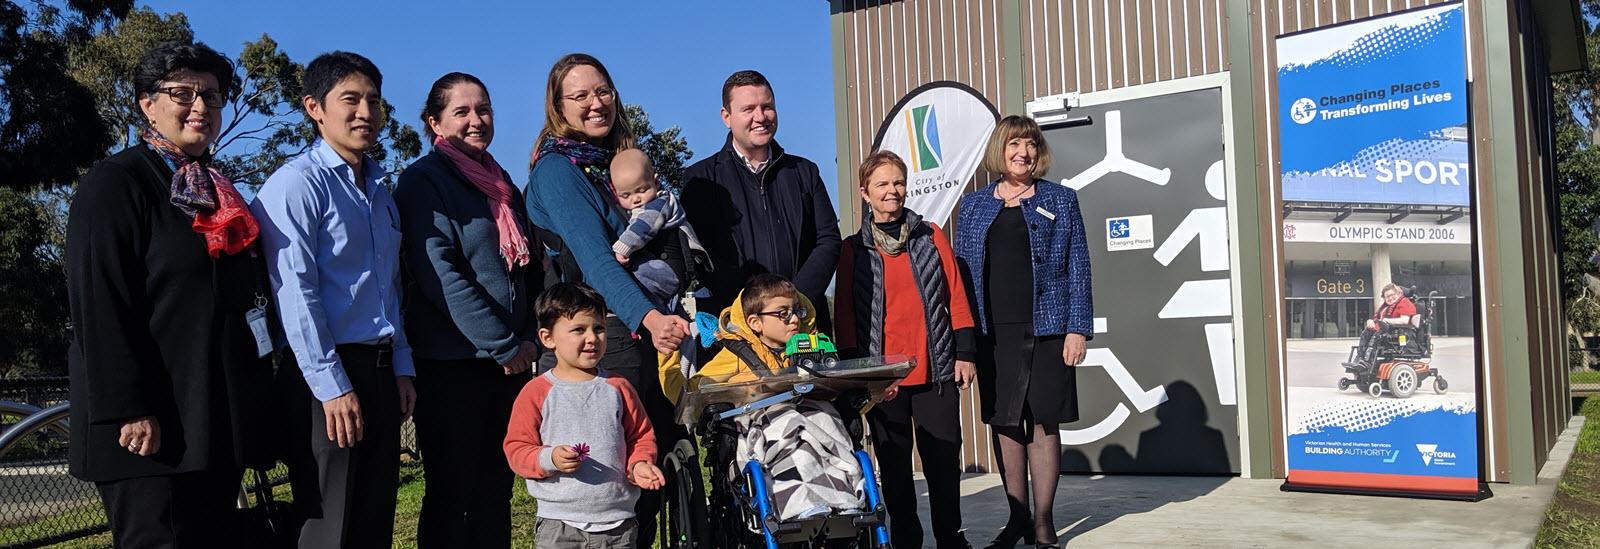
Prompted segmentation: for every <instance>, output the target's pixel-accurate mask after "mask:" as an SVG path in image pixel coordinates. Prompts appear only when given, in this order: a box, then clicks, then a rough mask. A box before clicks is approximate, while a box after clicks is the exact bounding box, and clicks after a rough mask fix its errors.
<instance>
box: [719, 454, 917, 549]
mask: <svg viewBox="0 0 1600 549" xmlns="http://www.w3.org/2000/svg"><path fill="white" fill-rule="evenodd" d="M854 454H855V457H856V463H858V464H860V465H861V472H862V474H863V475H865V477H864V481H865V482H864V484H865V491H866V496H867V510H868V512H869V513H871V512H876V511H877V509H878V508H879V505H880V504H881V503H882V497H881V495H880V494H879V493H878V474H877V472H876V471H874V470H873V468H872V458H870V457H868V456H867V453H866V452H865V451H862V450H856V451H855V452H854ZM744 472H745V475H746V477H747V478H748V479H749V482H750V490H751V492H752V494H751V498H750V499H751V502H750V503H751V504H752V505H754V506H755V508H756V511H757V512H758V513H760V514H761V535H762V537H763V538H765V540H766V542H767V549H778V540H777V536H776V535H775V533H774V532H773V531H772V530H773V527H774V526H776V520H774V519H773V518H772V517H773V515H774V513H775V511H774V510H773V501H772V492H771V490H770V489H769V488H768V487H769V486H770V484H769V482H768V480H767V468H766V467H763V466H762V465H761V463H760V462H758V461H756V460H753V459H752V460H750V461H748V462H745V465H744ZM872 537H873V538H874V539H875V540H876V541H877V542H878V544H879V545H880V546H887V545H889V529H888V528H887V527H886V526H884V525H883V523H882V522H881V521H880V522H879V524H878V525H877V526H874V527H873V528H872Z"/></svg>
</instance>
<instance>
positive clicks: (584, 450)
mask: <svg viewBox="0 0 1600 549" xmlns="http://www.w3.org/2000/svg"><path fill="white" fill-rule="evenodd" d="M572 449H573V450H576V451H577V452H578V461H583V460H585V459H588V458H589V445H588V444H586V443H583V442H579V443H577V444H576V445H573V447H572Z"/></svg>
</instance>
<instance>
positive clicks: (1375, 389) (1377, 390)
mask: <svg viewBox="0 0 1600 549" xmlns="http://www.w3.org/2000/svg"><path fill="white" fill-rule="evenodd" d="M1367 394H1369V395H1372V398H1378V397H1381V396H1383V385H1382V384H1380V383H1378V382H1376V381H1374V382H1372V384H1371V385H1368V386H1367Z"/></svg>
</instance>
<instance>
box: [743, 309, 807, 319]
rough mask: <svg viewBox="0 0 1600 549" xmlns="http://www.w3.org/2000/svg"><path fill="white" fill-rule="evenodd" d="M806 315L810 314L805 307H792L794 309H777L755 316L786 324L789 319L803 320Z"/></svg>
mask: <svg viewBox="0 0 1600 549" xmlns="http://www.w3.org/2000/svg"><path fill="white" fill-rule="evenodd" d="M808 313H810V311H807V310H806V308H805V307H794V308H783V309H778V310H776V311H761V312H759V313H756V314H757V315H761V316H770V317H772V318H776V319H778V321H779V322H788V321H789V320H790V319H796V320H798V319H800V318H803V317H805V316H806V314H808Z"/></svg>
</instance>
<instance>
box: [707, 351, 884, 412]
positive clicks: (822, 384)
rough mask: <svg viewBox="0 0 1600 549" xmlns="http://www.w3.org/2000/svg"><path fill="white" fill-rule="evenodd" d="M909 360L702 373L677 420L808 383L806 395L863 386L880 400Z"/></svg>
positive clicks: (818, 395)
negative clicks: (722, 375) (719, 376)
mask: <svg viewBox="0 0 1600 549" xmlns="http://www.w3.org/2000/svg"><path fill="white" fill-rule="evenodd" d="M912 362H913V360H912V358H911V357H908V356H905V355H889V356H881V357H867V358H857V359H850V360H840V361H838V363H836V364H834V365H833V367H831V368H822V367H818V368H813V369H812V370H814V372H815V373H813V372H808V371H805V370H801V369H798V368H795V367H793V366H791V367H788V368H784V369H782V370H778V371H776V372H772V373H770V374H766V375H762V374H759V373H751V372H740V373H738V374H734V375H732V376H729V378H728V379H727V380H721V381H719V380H715V379H712V378H709V377H701V378H699V380H698V385H696V382H695V381H691V382H690V386H691V387H693V388H692V389H691V390H688V391H685V392H684V395H683V398H682V399H681V400H680V401H679V402H678V410H677V413H676V415H677V418H678V422H679V423H681V424H684V425H694V424H696V423H697V422H699V420H700V415H701V414H702V413H704V412H705V409H706V407H707V406H711V405H713V404H731V405H733V406H734V407H739V406H744V405H747V404H751V403H754V402H756V401H758V400H762V399H764V398H768V397H774V396H778V395H783V394H785V393H794V392H797V388H796V386H797V385H799V386H806V385H809V387H802V388H801V389H799V391H803V393H801V394H804V395H805V397H806V398H819V399H824V400H831V399H833V398H834V397H836V396H838V395H840V394H843V393H844V392H845V391H849V390H851V389H858V388H865V389H866V390H867V393H868V394H869V395H870V397H871V402H873V403H876V402H879V401H882V400H883V392H884V391H885V390H887V389H888V388H889V385H891V384H893V383H895V382H896V381H899V380H900V379H901V378H904V377H905V376H906V374H907V373H908V372H910V371H911V368H912Z"/></svg>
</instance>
